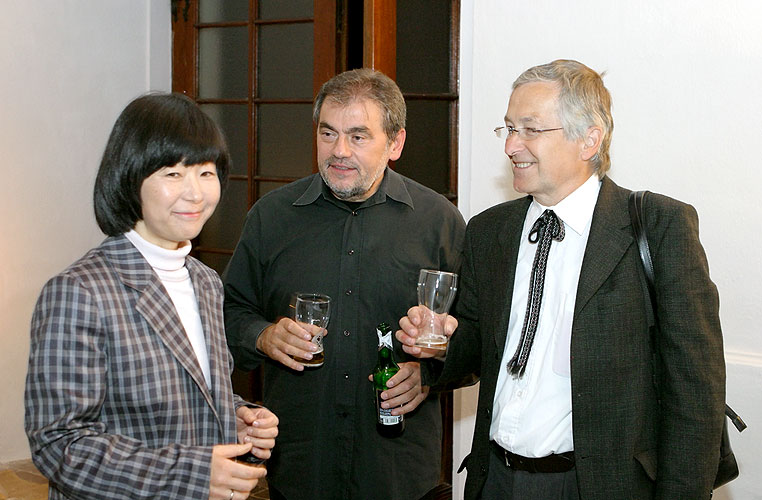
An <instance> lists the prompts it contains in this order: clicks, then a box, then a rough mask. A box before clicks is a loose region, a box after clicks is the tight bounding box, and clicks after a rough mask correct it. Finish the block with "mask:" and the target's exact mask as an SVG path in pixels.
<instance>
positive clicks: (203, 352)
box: [125, 229, 212, 388]
mask: <svg viewBox="0 0 762 500" xmlns="http://www.w3.org/2000/svg"><path fill="white" fill-rule="evenodd" d="M125 236H126V237H127V239H128V240H130V242H132V244H133V245H135V248H137V249H138V251H139V252H140V253H141V254H142V255H143V257H145V259H146V260H147V261H148V264H149V265H150V266H151V267H152V268H153V270H154V272H155V273H156V274H157V275H158V276H159V279H160V280H161V283H162V284H163V285H164V288H166V289H167V292H168V293H169V297H170V298H171V299H172V303H173V304H174V305H175V309H177V314H178V315H179V316H180V321H181V322H182V324H183V328H184V329H185V334H186V335H187V336H188V340H189V341H190V343H191V345H192V346H193V351H194V352H195V353H196V359H197V360H198V364H199V366H200V367H201V371H202V372H203V373H204V380H206V385H207V387H210V388H211V386H212V378H211V370H210V369H209V351H208V350H207V346H206V340H205V339H204V330H203V327H202V326H201V315H200V314H199V310H198V300H196V293H195V292H194V291H193V283H192V282H191V279H190V274H188V268H186V267H185V258H186V257H187V256H188V254H189V253H190V251H191V244H190V241H188V242H187V243H186V244H185V245H183V246H182V247H180V248H178V249H177V250H167V249H166V248H162V247H160V246H157V245H154V244H153V243H149V242H148V241H146V240H145V239H144V238H143V237H142V236H140V235H139V234H138V233H137V232H135V230H134V229H133V230H130V231H129V232H128V233H126V234H125Z"/></svg>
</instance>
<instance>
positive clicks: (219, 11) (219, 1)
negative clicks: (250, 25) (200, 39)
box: [177, 0, 249, 23]
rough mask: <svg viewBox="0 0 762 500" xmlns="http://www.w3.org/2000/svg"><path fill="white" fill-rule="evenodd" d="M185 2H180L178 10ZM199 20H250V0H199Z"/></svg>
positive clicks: (204, 21) (206, 21) (215, 21)
mask: <svg viewBox="0 0 762 500" xmlns="http://www.w3.org/2000/svg"><path fill="white" fill-rule="evenodd" d="M184 4H185V2H178V6H177V8H178V10H179V9H182V8H183V6H184ZM198 20H199V22H202V23H218V22H230V21H248V20H249V0H199V2H198Z"/></svg>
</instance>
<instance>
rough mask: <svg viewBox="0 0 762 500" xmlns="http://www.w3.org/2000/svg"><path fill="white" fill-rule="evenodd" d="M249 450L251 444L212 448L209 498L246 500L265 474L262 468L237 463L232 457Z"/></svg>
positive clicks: (224, 445) (225, 445) (223, 445)
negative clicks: (239, 499)
mask: <svg viewBox="0 0 762 500" xmlns="http://www.w3.org/2000/svg"><path fill="white" fill-rule="evenodd" d="M249 450H251V444H248V443H246V444H220V445H216V446H214V447H213V448H212V464H211V477H210V479H209V498H210V499H212V498H214V499H217V498H221V499H223V500H227V499H229V498H231V493H232V498H241V499H246V498H248V496H249V493H250V492H251V490H253V489H254V487H255V486H256V485H257V482H258V481H259V479H260V478H262V477H264V476H265V475H266V474H267V470H266V469H265V468H264V467H261V466H260V467H254V466H250V465H246V464H244V463H237V462H235V461H234V457H237V456H239V455H243V454H244V453H246V452H247V451H249Z"/></svg>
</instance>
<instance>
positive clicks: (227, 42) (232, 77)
mask: <svg viewBox="0 0 762 500" xmlns="http://www.w3.org/2000/svg"><path fill="white" fill-rule="evenodd" d="M247 34H248V28H247V27H246V26H241V27H228V28H204V29H201V30H199V34H198V65H199V68H198V93H199V97H200V98H202V99H213V98H218V99H246V98H247V93H248V88H249V78H248V70H247V68H248V66H249V61H248V57H247V50H246V48H247V47H248V46H249V44H248V41H247V40H248V36H247Z"/></svg>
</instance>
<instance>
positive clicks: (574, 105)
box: [513, 59, 614, 178]
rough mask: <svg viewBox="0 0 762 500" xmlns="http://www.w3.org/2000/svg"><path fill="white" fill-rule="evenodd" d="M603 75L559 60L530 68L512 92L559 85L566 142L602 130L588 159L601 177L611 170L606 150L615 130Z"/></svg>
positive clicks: (560, 115) (517, 80)
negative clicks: (527, 86)
mask: <svg viewBox="0 0 762 500" xmlns="http://www.w3.org/2000/svg"><path fill="white" fill-rule="evenodd" d="M602 76H603V74H598V73H597V72H595V71H593V70H592V69H590V68H588V67H587V66H585V65H584V64H582V63H580V62H577V61H572V60H567V59H558V60H556V61H553V62H551V63H548V64H543V65H540V66H535V67H533V68H529V69H528V70H526V71H524V72H523V73H522V74H521V75H520V76H519V77H518V78H517V79H516V81H515V82H513V89H514V90H516V88H518V87H519V86H521V85H524V84H527V83H532V82H548V83H555V84H556V85H558V87H559V91H560V92H559V96H558V115H559V118H560V119H561V124H562V125H563V127H564V135H565V136H566V138H567V139H571V140H578V139H582V138H584V136H585V133H586V132H587V129H588V128H589V127H591V126H594V125H595V126H598V127H601V129H603V139H602V140H601V146H600V148H599V149H598V152H597V153H596V154H595V156H593V157H592V158H591V159H590V163H591V165H592V166H593V168H594V169H595V171H596V172H597V173H598V176H599V177H601V178H603V176H604V175H606V172H607V171H608V170H609V168H610V167H611V158H610V156H609V147H610V146H611V134H612V132H613V131H614V119H613V117H612V116H611V94H609V91H608V89H606V87H605V86H604V85H603V79H602Z"/></svg>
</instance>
